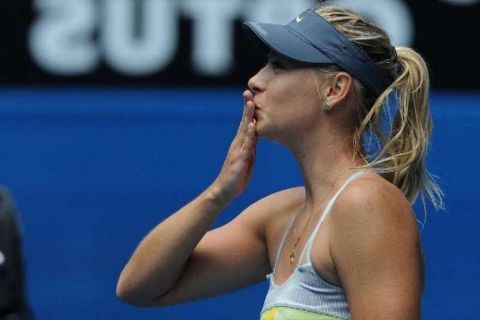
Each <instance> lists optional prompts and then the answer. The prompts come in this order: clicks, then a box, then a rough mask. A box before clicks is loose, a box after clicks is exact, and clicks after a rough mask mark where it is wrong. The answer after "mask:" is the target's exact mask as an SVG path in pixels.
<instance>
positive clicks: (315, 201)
mask: <svg viewBox="0 0 480 320" xmlns="http://www.w3.org/2000/svg"><path fill="white" fill-rule="evenodd" d="M292 140H294V139H292ZM287 148H289V149H290V151H291V152H292V153H293V155H294V157H295V158H296V160H297V161H298V163H299V166H300V169H301V172H302V175H303V179H304V185H305V195H306V200H305V210H307V211H310V210H316V209H318V208H319V207H320V206H323V205H324V204H325V201H327V200H328V199H330V198H331V197H332V196H333V194H334V193H335V192H336V190H337V189H338V188H339V187H340V185H341V183H342V182H343V181H345V179H346V178H347V177H348V176H350V175H351V174H352V172H353V170H354V168H355V167H356V166H360V165H363V164H364V163H363V162H362V160H361V158H360V157H359V156H356V157H354V152H353V146H352V145H351V143H349V141H347V139H345V137H344V136H341V135H338V130H329V129H328V128H325V127H324V129H323V130H321V132H318V134H311V133H309V134H308V135H305V136H303V137H301V138H300V139H299V141H290V143H288V145H287ZM354 158H355V161H354Z"/></svg>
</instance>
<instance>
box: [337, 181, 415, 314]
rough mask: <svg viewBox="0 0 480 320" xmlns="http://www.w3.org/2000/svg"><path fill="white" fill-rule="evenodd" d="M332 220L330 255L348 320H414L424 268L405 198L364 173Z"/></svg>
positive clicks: (342, 198)
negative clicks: (344, 297) (348, 311)
mask: <svg viewBox="0 0 480 320" xmlns="http://www.w3.org/2000/svg"><path fill="white" fill-rule="evenodd" d="M330 219H331V220H330V221H329V225H330V228H331V230H332V232H331V233H330V237H329V249H330V254H331V257H332V261H333V264H334V266H335V270H336V272H337V275H338V277H339V279H340V282H341V283H342V287H343V288H344V289H345V292H346V295H347V298H348V300H349V303H350V307H351V312H352V318H356V317H359V318H362V317H365V318H368V319H370V318H382V319H386V318H389V319H393V318H394V317H393V316H392V315H394V314H397V315H404V318H405V319H406V318H408V319H417V318H418V315H419V312H420V311H419V310H420V301H421V294H422V287H423V264H422V258H421V246H420V238H419V233H418V228H417V223H416V219H415V215H414V213H413V210H412V209H411V206H410V203H409V202H408V200H407V199H406V198H405V196H404V195H403V193H402V192H401V191H400V190H399V189H398V188H397V187H395V186H394V185H392V184H391V183H389V182H388V181H386V180H385V179H383V178H382V177H380V176H378V175H377V174H375V173H371V172H368V173H366V174H364V175H363V176H361V177H359V178H357V179H356V180H354V181H353V182H352V183H351V185H349V186H348V187H347V188H346V189H345V190H344V192H343V193H342V194H341V195H340V196H339V197H338V199H337V202H336V203H335V205H334V207H333V208H332V212H331V216H330ZM379 315H382V316H379ZM404 318H402V319H404ZM395 319H397V318H395ZM398 319H400V318H398Z"/></svg>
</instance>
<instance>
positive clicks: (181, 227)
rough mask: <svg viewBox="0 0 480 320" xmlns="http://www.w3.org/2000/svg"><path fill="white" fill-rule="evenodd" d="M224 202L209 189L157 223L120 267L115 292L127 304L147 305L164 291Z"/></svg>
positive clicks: (174, 280)
mask: <svg viewBox="0 0 480 320" xmlns="http://www.w3.org/2000/svg"><path fill="white" fill-rule="evenodd" d="M226 205H227V203H226V202H225V201H223V200H220V199H219V198H218V197H217V196H215V195H214V193H213V192H211V188H209V189H207V190H206V191H204V192H203V193H202V194H200V195H199V196H198V197H197V198H196V199H194V200H193V201H192V202H190V203H189V204H187V205H186V206H185V207H183V208H182V209H180V210H179V211H177V212H176V213H175V214H173V215H171V216H170V217H169V218H167V219H166V220H164V221H163V222H162V223H160V224H159V225H157V226H156V227H155V228H154V229H153V230H152V231H151V232H150V233H149V234H148V235H147V236H146V237H145V238H144V239H143V240H142V242H141V243H140V244H139V246H138V247H137V249H136V250H135V252H134V253H133V255H132V257H131V258H130V260H129V261H128V263H127V265H126V266H125V268H124V269H123V271H122V273H121V275H120V279H119V281H118V284H117V295H118V296H119V297H120V298H121V299H122V300H124V301H126V302H127V303H131V304H136V305H143V304H145V305H148V304H149V302H151V301H153V300H154V299H155V298H158V297H160V296H162V295H163V294H165V293H167V292H168V291H169V290H170V289H171V288H172V287H173V286H174V285H175V283H176V282H177V280H178V278H179V277H180V275H181V274H182V272H183V269H184V267H185V265H186V262H187V260H188V259H189V257H190V256H191V254H192V252H193V251H194V249H195V247H196V246H197V244H198V243H199V241H200V240H201V239H202V237H203V236H204V235H205V234H206V233H207V231H208V230H209V228H210V226H211V225H212V224H213V222H214V221H215V219H216V217H217V216H218V215H219V214H220V213H221V211H222V210H223V209H224V208H225V206H226Z"/></svg>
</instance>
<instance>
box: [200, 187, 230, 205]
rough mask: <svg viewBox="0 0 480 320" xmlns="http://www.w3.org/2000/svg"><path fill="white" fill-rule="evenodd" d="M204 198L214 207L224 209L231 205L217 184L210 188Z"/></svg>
mask: <svg viewBox="0 0 480 320" xmlns="http://www.w3.org/2000/svg"><path fill="white" fill-rule="evenodd" d="M202 196H203V198H204V199H205V200H206V201H207V202H210V203H211V204H212V205H214V206H217V207H220V208H224V207H226V206H227V205H228V204H229V203H230V200H228V199H227V197H226V196H225V195H224V194H223V193H222V191H221V190H220V188H218V187H217V186H216V185H215V184H213V185H211V186H210V187H208V188H207V190H205V192H204V193H203V195H202Z"/></svg>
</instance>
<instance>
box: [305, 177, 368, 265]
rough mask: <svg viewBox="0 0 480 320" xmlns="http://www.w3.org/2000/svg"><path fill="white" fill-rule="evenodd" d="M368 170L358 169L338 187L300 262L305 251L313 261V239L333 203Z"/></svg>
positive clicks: (309, 239)
mask: <svg viewBox="0 0 480 320" xmlns="http://www.w3.org/2000/svg"><path fill="white" fill-rule="evenodd" d="M366 171H367V170H365V169H362V170H358V171H356V172H355V173H353V174H352V175H350V177H348V179H347V180H346V181H345V182H344V183H343V184H342V186H341V187H340V188H339V189H338V191H337V192H336V193H335V194H334V195H333V197H332V198H331V199H330V201H328V203H327V206H326V207H325V209H324V210H323V213H322V216H321V218H320V220H319V221H318V223H317V225H316V226H315V229H314V230H313V232H312V234H311V235H310V237H309V238H308V240H307V243H306V245H305V248H304V250H303V252H302V254H301V256H300V259H299V260H298V261H299V263H301V261H302V258H303V256H304V254H305V253H306V255H307V256H306V259H307V262H311V260H310V257H311V251H312V247H313V239H315V236H316V234H317V233H318V230H319V229H320V226H321V225H322V224H323V221H325V219H326V218H327V216H328V215H329V214H330V211H331V209H332V207H333V205H334V204H335V201H336V200H337V198H338V196H339V195H340V194H341V193H342V191H343V190H345V188H346V187H347V186H348V185H349V184H350V182H352V181H353V180H355V178H357V177H359V176H361V175H362V174H363V173H365V172H366ZM305 249H306V250H305Z"/></svg>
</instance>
